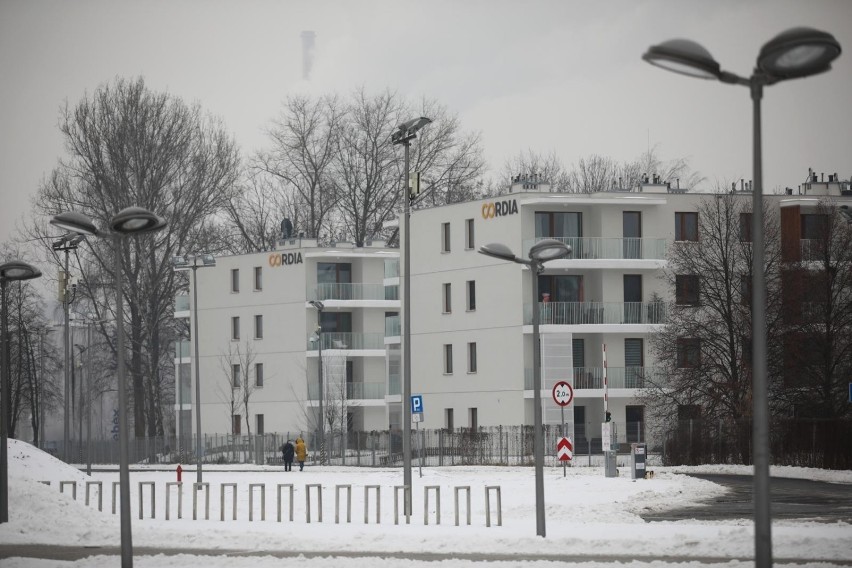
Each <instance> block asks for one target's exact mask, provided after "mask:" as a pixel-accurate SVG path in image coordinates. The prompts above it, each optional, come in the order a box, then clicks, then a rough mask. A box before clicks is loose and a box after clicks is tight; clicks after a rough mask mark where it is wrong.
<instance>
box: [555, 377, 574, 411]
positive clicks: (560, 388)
mask: <svg viewBox="0 0 852 568" xmlns="http://www.w3.org/2000/svg"><path fill="white" fill-rule="evenodd" d="M553 400H554V402H556V404H558V405H559V406H568V405H569V404H571V401H572V400H574V389H573V388H571V385H569V384H568V383H566V382H565V381H559V382H558V383H556V384H555V385H553Z"/></svg>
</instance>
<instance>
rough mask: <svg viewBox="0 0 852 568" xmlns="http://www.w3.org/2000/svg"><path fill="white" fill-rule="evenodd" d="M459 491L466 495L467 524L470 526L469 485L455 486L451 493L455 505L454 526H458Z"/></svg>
mask: <svg viewBox="0 0 852 568" xmlns="http://www.w3.org/2000/svg"><path fill="white" fill-rule="evenodd" d="M461 490H464V491H465V492H466V494H467V524H470V485H457V486H456V487H455V488H454V491H453V493H454V494H455V503H456V526H459V491H461Z"/></svg>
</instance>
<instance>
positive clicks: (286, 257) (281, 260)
mask: <svg viewBox="0 0 852 568" xmlns="http://www.w3.org/2000/svg"><path fill="white" fill-rule="evenodd" d="M291 264H302V253H300V252H282V253H280V254H279V253H274V254H270V255H269V266H289V265H291Z"/></svg>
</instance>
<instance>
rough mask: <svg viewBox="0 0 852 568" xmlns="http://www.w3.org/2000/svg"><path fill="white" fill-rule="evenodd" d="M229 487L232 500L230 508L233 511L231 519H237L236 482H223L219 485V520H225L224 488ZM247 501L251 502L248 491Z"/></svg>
mask: <svg viewBox="0 0 852 568" xmlns="http://www.w3.org/2000/svg"><path fill="white" fill-rule="evenodd" d="M226 487H230V488H231V495H232V497H233V501H232V504H231V509H232V513H233V520H235V521H236V520H237V484H236V483H223V484H221V485H220V486H219V520H220V521H224V520H225V488H226ZM249 503H251V492H249Z"/></svg>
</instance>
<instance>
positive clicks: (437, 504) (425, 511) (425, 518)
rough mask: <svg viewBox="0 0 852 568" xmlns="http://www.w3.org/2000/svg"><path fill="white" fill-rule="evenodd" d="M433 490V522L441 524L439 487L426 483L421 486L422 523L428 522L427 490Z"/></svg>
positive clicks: (426, 523)
mask: <svg viewBox="0 0 852 568" xmlns="http://www.w3.org/2000/svg"><path fill="white" fill-rule="evenodd" d="M430 489H434V490H435V524H436V525H440V524H441V487H440V486H439V485H426V486H424V487H423V524H424V525H428V524H429V490H430Z"/></svg>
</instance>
